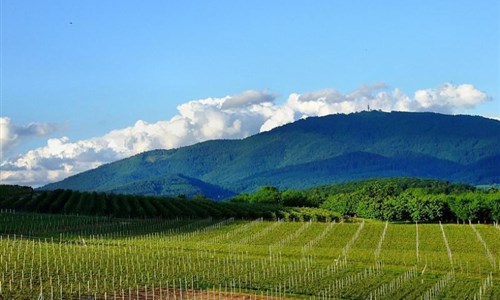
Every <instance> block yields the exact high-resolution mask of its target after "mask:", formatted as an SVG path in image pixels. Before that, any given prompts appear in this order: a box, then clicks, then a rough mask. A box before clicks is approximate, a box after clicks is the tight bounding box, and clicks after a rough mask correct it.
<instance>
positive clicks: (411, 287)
mask: <svg viewBox="0 0 500 300" xmlns="http://www.w3.org/2000/svg"><path fill="white" fill-rule="evenodd" d="M0 232H1V233H2V236H1V239H0V268H1V275H0V276H1V277H0V296H1V297H3V299H37V298H38V299H42V298H43V299H167V298H170V299H188V298H197V299H209V298H212V299H219V298H221V295H223V297H224V298H234V299H236V297H241V298H242V297H243V296H245V295H246V297H252V299H253V298H260V299H263V298H266V299H270V298H271V297H272V298H307V299H500V280H499V278H500V277H499V275H500V265H499V262H500V229H499V228H498V227H495V226H492V225H484V224H460V225H457V224H444V223H443V224H415V223H406V224H398V223H386V222H379V221H372V220H352V221H351V222H345V223H339V222H332V223H329V222H325V223H320V222H276V221H263V220H262V219H256V220H254V221H242V220H236V219H233V218H229V219H217V220H216V219H210V218H207V219H172V220H161V219H144V220H141V219H116V218H106V217H83V216H64V215H44V214H28V213H25V214H21V213H12V212H3V213H0Z"/></svg>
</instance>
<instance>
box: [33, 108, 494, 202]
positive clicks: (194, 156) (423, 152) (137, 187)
mask: <svg viewBox="0 0 500 300" xmlns="http://www.w3.org/2000/svg"><path fill="white" fill-rule="evenodd" d="M499 170H500V122H499V121H496V120H492V119H486V118H483V117H477V116H465V115H457V116H452V115H443V114H436V113H409V112H391V113H386V112H380V111H370V112H360V113H353V114H347V115H345V114H337V115H329V116H325V117H311V118H307V119H303V120H299V121H297V122H294V123H291V124H287V125H284V126H281V127H278V128H275V129H273V130H271V131H269V132H264V133H260V134H257V135H254V136H251V137H248V138H246V139H242V140H215V141H207V142H203V143H199V144H195V145H192V146H188V147H182V148H178V149H171V150H154V151H149V152H145V153H141V154H138V155H135V156H133V157H130V158H127V159H123V160H120V161H117V162H114V163H111V164H107V165H103V166H100V167H98V168H96V169H94V170H90V171H87V172H83V173H81V174H77V175H75V176H72V177H69V178H67V179H65V180H62V181H60V182H56V183H52V184H49V185H47V186H45V187H43V188H42V189H48V190H50V189H73V190H81V191H114V192H120V193H130V194H142V195H164V196H175V195H178V194H186V195H192V194H193V193H194V194H197V193H202V194H205V195H206V196H208V197H211V198H225V197H228V196H230V195H231V194H233V193H239V192H249V191H254V190H256V189H257V188H258V187H260V186H263V185H274V186H277V187H279V188H307V187H311V186H315V185H319V184H328V183H334V182H345V181H350V180H356V179H363V178H374V177H399V176H405V177H423V178H437V179H446V180H449V181H454V182H465V183H469V184H494V183H499V182H500V171H499Z"/></svg>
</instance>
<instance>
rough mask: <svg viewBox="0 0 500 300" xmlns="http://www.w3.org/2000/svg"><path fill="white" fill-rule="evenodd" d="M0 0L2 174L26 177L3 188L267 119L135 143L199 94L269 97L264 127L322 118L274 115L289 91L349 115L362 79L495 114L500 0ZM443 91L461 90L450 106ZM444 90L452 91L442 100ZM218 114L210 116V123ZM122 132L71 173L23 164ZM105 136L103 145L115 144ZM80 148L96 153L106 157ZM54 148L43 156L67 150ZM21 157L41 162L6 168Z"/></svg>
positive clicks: (298, 112)
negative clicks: (122, 140)
mask: <svg viewBox="0 0 500 300" xmlns="http://www.w3.org/2000/svg"><path fill="white" fill-rule="evenodd" d="M1 2H2V11H1V25H2V30H1V32H2V38H1V54H2V64H1V72H2V82H1V83H2V86H1V92H2V99H1V108H2V109H1V116H2V117H3V118H8V122H7V121H5V119H4V123H3V124H4V125H3V128H4V129H3V130H4V133H3V136H4V137H3V139H2V142H3V146H2V148H3V157H2V161H3V162H4V172H3V173H4V175H5V174H7V173H8V172H24V173H23V174H24V175H25V176H24V177H22V176H21V175H19V176H17V177H16V176H11V177H9V178H10V179H8V178H7V177H5V176H4V177H3V180H4V181H5V182H19V183H26V184H32V185H36V184H42V183H43V182H39V181H40V180H38V181H37V180H32V181H30V180H24V179H22V178H32V177H33V176H34V177H37V176H41V177H44V176H45V177H46V176H47V174H46V173H43V174H42V175H37V176H35V175H33V172H34V169H37V168H38V169H40V168H41V166H43V168H46V170H45V172H49V173H50V172H51V171H53V172H54V174H56V173H57V170H62V169H65V170H66V171H65V173H64V172H63V175H57V176H56V175H53V176H54V180H55V179H60V178H62V177H63V176H65V175H71V174H73V173H75V172H77V171H81V170H84V169H88V168H89V167H94V166H97V165H99V164H100V163H103V162H108V161H111V160H113V159H117V158H120V157H122V156H126V155H128V154H133V153H135V152H137V151H140V150H148V149H149V148H152V147H168V146H169V145H170V146H172V147H175V146H182V145H187V144H190V143H192V142H197V141H200V140H204V139H208V138H212V137H213V138H218V137H233V138H238V137H242V136H245V135H248V134H253V133H256V132H258V131H259V130H262V127H261V126H263V124H264V123H265V122H266V121H268V119H269V117H267V119H266V117H263V116H267V115H266V114H269V112H268V111H266V112H264V109H268V108H269V107H267V108H266V105H267V104H266V105H263V106H262V105H261V106H262V107H260V106H259V107H260V108H251V109H250V108H248V107H247V108H245V109H247V110H248V111H245V112H241V111H239V112H238V113H239V114H240V115H241V114H243V115H245V116H247V115H248V114H250V113H249V112H251V113H255V111H256V110H259V109H262V112H261V111H260V110H259V112H261V113H260V115H259V117H258V118H259V122H260V123H259V122H257V123H255V124H254V123H252V122H254V121H255V120H254V119H249V120H247V119H241V118H240V119H238V118H236V117H234V115H231V116H232V117H227V118H226V119H223V121H224V122H229V121H230V123H227V124H230V125H227V124H226V123H224V122H222V121H221V122H222V123H220V122H219V123H217V122H215V123H214V122H212V123H214V124H212V123H211V124H210V126H209V127H210V128H211V130H215V129H216V128H219V129H220V130H221V132H222V133H221V134H213V132H212V131H210V132H209V130H208V129H207V128H208V127H206V126H205V125H206V124H202V125H200V126H201V127H200V128H202V127H203V126H205V127H203V128H205V129H203V128H202V129H203V130H201V129H200V130H201V131H200V132H201V133H199V132H198V131H196V130H194V129H193V128H191V127H189V128H187V127H186V128H187V129H186V128H184V127H183V128H184V129H185V130H187V131H185V132H184V131H182V130H184V129H179V128H180V127H174V129H168V130H174V131H175V130H180V131H179V132H182V134H177V133H176V132H174V133H176V134H177V135H176V136H180V135H182V137H183V138H184V139H181V140H179V142H177V143H170V141H156V140H155V141H154V142H151V141H150V140H147V141H144V139H147V138H148V137H144V136H142V137H141V138H140V139H138V138H137V136H134V134H136V132H139V135H140V133H141V132H140V130H139V131H137V130H135V129H137V126H136V125H137V121H138V120H143V121H144V122H147V124H157V122H162V121H172V118H175V117H176V116H179V115H180V116H183V117H186V115H189V116H191V113H188V112H185V115H183V114H182V112H180V111H179V110H178V108H177V107H178V106H179V105H182V104H186V103H188V102H189V101H192V100H197V99H207V98H210V99H212V100H214V101H215V102H213V103H210V104H207V103H205V104H203V105H211V107H217V105H219V108H220V106H221V105H222V104H221V103H222V102H224V101H226V100H227V99H229V98H230V97H229V98H227V97H226V96H228V95H229V96H231V95H233V96H235V95H236V98H235V99H240V100H241V101H242V103H243V102H244V103H246V102H245V101H250V102H251V103H252V104H259V105H260V104H262V103H264V104H265V103H266V101H267V102H270V103H271V104H269V105H271V108H269V109H271V110H272V109H274V108H273V107H277V108H276V109H279V111H280V113H282V114H283V118H282V119H281V120H274V121H273V122H274V123H273V122H271V123H272V124H276V125H281V124H283V123H286V122H285V121H284V120H292V121H293V120H295V119H296V118H298V117H301V116H307V115H315V114H316V115H321V114H324V113H318V112H317V111H316V112H314V111H313V108H311V107H312V106H314V105H313V103H312V102H311V103H310V105H309V106H308V107H307V108H305V107H302V108H301V109H296V108H292V112H290V110H289V109H285V108H283V106H286V103H288V102H290V101H291V100H290V99H292V98H293V95H295V94H296V95H306V94H307V95H308V97H309V98H310V97H313V96H318V95H319V96H318V97H320V98H321V97H323V98H322V99H323V101H329V100H328V99H338V97H337V98H335V97H333V96H332V95H334V94H335V93H338V94H339V95H343V96H345V97H346V98H345V99H344V98H342V97H341V98H342V99H344V100H343V101H344V102H345V103H346V105H343V106H342V107H340V106H339V107H337V106H336V108H335V109H334V108H332V106H329V109H323V110H322V112H325V111H326V112H329V113H331V112H350V111H353V110H354V111H355V110H359V108H358V106H359V105H361V104H360V103H362V104H363V105H364V104H365V103H364V102H360V103H358V104H359V105H358V106H356V107H355V106H349V105H347V102H349V101H351V100H352V99H354V98H353V97H348V96H349V95H351V96H352V95H354V94H356V95H357V94H359V93H358V92H359V91H360V88H359V87H360V86H361V87H366V86H367V85H368V86H370V92H369V93H371V94H370V97H372V96H373V97H375V98H376V96H377V95H378V93H380V90H382V92H386V93H391V94H393V95H394V94H395V93H394V91H395V90H397V93H401V94H404V95H405V96H408V97H409V98H411V99H414V98H415V93H416V92H417V91H422V90H427V89H432V91H431V94H432V93H435V94H433V95H437V96H435V97H433V98H432V99H433V100H432V101H448V102H450V101H451V102H450V103H451V104H447V105H446V106H442V105H440V104H439V103H438V104H436V103H434V104H432V105H427V104H425V103H427V102H426V101H427V100H422V101H420V100H419V99H417V100H418V101H417V102H418V103H420V104H421V105H420V106H418V108H417V107H416V106H415V105H410V106H404V107H405V108H406V109H407V110H418V111H421V110H426V109H427V110H434V111H440V112H446V113H468V114H479V115H485V116H500V104H499V100H498V97H499V86H500V75H499V72H500V62H499V60H500V58H499V53H500V48H499V32H500V23H499V15H500V6H499V2H498V1H496V0H485V1H460V0H459V1H234V0H233V1H189V2H188V1H141V2H138V1H68V0H66V1H34V0H32V1H27V0H18V1H7V0H3V1H1ZM382 83H384V85H382ZM465 84H466V85H467V86H462V87H463V88H460V86H461V85H465ZM443 85H445V86H447V88H443ZM361 90H363V91H365V90H366V89H365V88H361ZM245 91H249V93H246V94H245V93H244V92H245ZM252 91H253V94H252ZM318 91H319V93H318ZM326 91H329V93H327V92H326ZM332 91H335V93H333V94H332ZM442 91H444V92H442ZM457 91H461V92H457ZM479 91H480V93H483V94H479ZM451 94H453V95H459V96H456V98H457V99H458V100H456V99H455V100H454V99H452V98H453V97H452V96H449V95H451ZM325 95H330V96H325ZM335 95H337V94H335ZM443 95H448V96H449V97H448V96H446V97H448V98H446V99H444V100H443V98H442V97H443ZM464 95H465V96H464ZM471 95H472V96H471ZM365 96H366V95H365ZM462 96H463V97H462ZM225 97H226V98H225ZM238 97H240V98H238ZM248 97H249V98H248ZM328 97H330V98H328ZM363 97H364V96H363ZM370 97H368V98H370ZM392 97H393V98H391V99H392V100H391V101H395V102H397V101H399V100H395V99H394V98H397V99H403V98H404V97H403V98H402V97H400V96H397V97H396V96H392ZM450 97H451V98H450ZM460 97H462V98H460ZM464 97H465V98H464ZM467 97H469V98H467ZM306 98H307V97H306ZM365 98H366V97H365ZM217 99H219V100H220V101H219V100H217ZM221 99H222V100H221ZM248 99H251V100H248ZM252 99H253V100H252ZM263 99H264V100H263ZM304 99H305V98H304ZM325 99H326V100H325ZM350 99H351V100H350ZM429 99H430V98H429ZM450 99H451V100H450ZM216 100H217V101H219V102H217V101H216ZM311 101H312V100H311ZM331 101H336V100H331ZM360 101H361V100H360ZM453 101H455V102H453ZM299 102H300V101H299ZM424 102H425V103H424ZM448 102H447V103H448ZM452 102H453V103H452ZM422 103H423V104H422ZM454 103H455V104H456V105H455V104H454ZM457 103H458V104H457ZM245 105H246V104H245ZM297 105H298V104H297ZM297 105H296V106H297ZM381 105H382V104H381ZM188 106H189V105H188ZM191 106H192V105H191ZM191 106H189V107H187V106H185V110H191V109H193V108H192V107H191ZM296 106H295V107H296ZM315 107H319V106H315ZM353 107H354V108H353ZM381 107H382V108H386V107H387V108H389V109H395V108H400V107H403V106H401V105H399V106H398V105H392V106H381ZM217 113H218V112H217V111H216V112H214V117H213V119H207V120H208V121H206V122H211V121H210V120H217V116H218V115H217ZM273 114H276V111H273ZM290 114H293V117H290ZM194 115H197V114H193V116H194ZM193 118H194V117H193ZM190 120H191V121H190V122H191V123H196V122H195V121H192V119H190ZM238 120H239V121H240V123H241V122H243V123H242V124H243V127H241V126H240V127H241V128H246V130H242V131H241V130H240V132H238V133H234V132H236V131H238V128H240V127H238V126H237V125H238V124H239V123H238V124H236V123H235V121H238ZM200 122H201V121H200ZM245 122H246V123H245ZM247 123H248V124H249V125H248V126H247V127H245V126H246V125H245V124H247ZM141 124H142V123H141ZM141 124H139V125H141ZM161 124H163V123H160V125H161ZM169 124H170V123H169ZM200 124H201V123H200ZM139 125H138V126H139ZM191 125H192V124H191ZM179 126H180V125H179ZM127 127H133V128H135V129H134V130H129V132H128V134H129V136H128V137H127V138H126V139H127V143H129V144H130V143H133V142H134V141H135V142H136V143H141V141H142V143H143V144H141V145H139V144H137V145H139V146H137V147H135V146H130V147H129V149H128V150H127V151H122V152H120V153H121V154H120V155H119V156H113V155H111V156H109V157H106V158H105V159H104V158H102V157H100V158H99V159H95V160H92V159H89V160H90V161H91V163H89V164H86V165H85V166H80V167H78V168H77V167H74V166H71V164H78V163H79V162H78V157H77V156H74V157H71V158H72V159H70V158H69V156H71V155H73V154H67V153H66V154H64V155H66V157H63V159H62V160H61V161H59V162H58V163H55V164H54V165H50V166H46V164H47V163H42V162H40V161H38V160H37V159H38V158H37V157H35V156H36V153H35V154H33V155H32V156H33V157H32V156H29V158H28V157H27V156H26V155H27V153H28V151H29V150H36V149H39V148H40V147H47V145H48V140H49V139H62V138H63V137H65V139H64V140H62V141H61V140H60V142H61V144H67V143H69V142H71V143H76V142H78V141H82V143H83V144H85V141H88V140H89V139H90V140H91V139H93V138H95V137H102V136H104V135H106V134H108V133H110V132H111V131H112V130H120V129H123V128H127ZM139 127H140V126H139ZM181 127H182V126H181ZM272 127H273V126H271V125H269V126H267V127H266V128H272ZM141 128H142V127H141ZM162 128H164V127H162ZM197 128H198V127H197ZM231 128H232V129H231ZM150 129H151V130H153V131H154V130H155V129H154V128H150ZM9 130H10V131H9ZM148 130H149V129H148ZM231 130H233V131H231ZM13 132H14V133H13ZM6 133H9V134H10V136H9V135H7V134H6ZM142 133H143V132H142ZM15 134H17V136H15ZM183 134H184V135H183ZM130 135H131V136H130ZM189 135H191V136H189ZM5 136H7V137H5ZM113 138H114V137H113ZM113 138H107V139H105V140H106V143H110V144H113V142H110V140H113ZM113 141H114V140H113ZM54 143H56V144H57V142H56V141H55V140H53V142H52V144H53V145H54ZM144 143H146V144H147V145H146V144H144ZM113 145H114V144H113ZM108 146H109V145H108ZM115 146H116V145H115ZM115 146H109V147H111V148H113V147H115ZM61 147H63V146H61ZM89 147H90V148H92V147H94V148H92V149H93V150H92V151H94V152H96V153H97V152H100V151H101V152H102V153H104V152H106V151H107V150H106V149H104V148H106V147H104V148H102V149H101V148H99V149H97V148H95V147H96V146H95V145H94V146H89ZM109 147H108V148H109ZM117 147H118V146H116V147H115V148H113V149H112V150H113V151H114V150H116V148H117ZM120 147H121V146H120ZM134 147H135V148H134ZM56 148H57V147H56ZM70 148H71V147H70ZM132 148H133V149H134V150H130V149H132ZM57 149H59V148H57ZM72 149H73V148H72ZM45 150H46V151H45ZM45 150H44V151H45V152H47V151H49V152H50V151H52V150H54V149H52V150H50V149H49V150H47V149H45ZM108 150H109V149H108ZM129 150H130V151H129ZM44 151H42V150H40V151H39V152H40V153H38V154H37V155H39V156H40V155H41V156H43V155H45V154H43V153H45V152H44ZM54 151H55V150H54ZM54 151H52V152H54ZM61 151H62V150H61ZM74 151H76V150H74ZM86 151H88V149H87V150H86ZM52 152H51V153H52ZM59 154H60V153H59ZM59 154H57V155H56V154H51V155H53V156H54V155H55V156H56V157H59V156H61V155H62V156H64V155H63V154H61V155H59ZM58 155H59V156H58ZM67 155H69V156H67ZM87 156H88V152H87ZM87 156H86V157H87ZM23 157H24V159H25V160H31V161H37V162H36V163H32V164H29V163H26V161H24V162H23V163H17V164H15V163H14V162H16V160H17V161H18V159H19V158H23ZM53 158H54V157H52V158H51V159H52V160H51V163H53ZM6 162H9V163H8V166H7V167H6V164H5V163H6ZM18 162H19V161H18ZM36 164H38V165H37V166H35V165H36ZM14 165H16V167H17V168H18V170H17V171H13V169H15V168H14V167H13V166H14ZM20 166H22V168H21V167H20ZM30 168H31V169H30ZM58 168H59V169H58ZM68 169H71V170H70V171H68ZM30 172H31V173H30ZM13 174H14V173H13ZM19 174H20V173H19ZM44 174H45V175H44ZM57 174H59V173H57ZM58 176H59V177H58ZM34 177H33V178H34ZM49 177H50V176H49ZM37 178H38V177H37Z"/></svg>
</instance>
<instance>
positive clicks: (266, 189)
mask: <svg viewBox="0 0 500 300" xmlns="http://www.w3.org/2000/svg"><path fill="white" fill-rule="evenodd" d="M250 201H251V202H264V203H273V204H281V195H280V192H279V190H278V188H276V187H274V186H263V187H261V188H260V189H259V190H258V191H257V192H255V193H253V194H252V195H251V197H250Z"/></svg>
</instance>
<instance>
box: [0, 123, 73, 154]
mask: <svg viewBox="0 0 500 300" xmlns="http://www.w3.org/2000/svg"><path fill="white" fill-rule="evenodd" d="M64 129H65V126H64V125H60V124H55V123H40V122H34V123H30V124H28V125H26V126H18V125H15V124H13V123H12V121H11V120H10V118H7V117H0V153H2V155H1V156H0V160H3V156H4V152H7V151H9V150H10V149H12V148H13V147H15V146H17V145H18V144H20V143H21V142H23V141H24V140H27V139H29V138H33V137H43V136H47V135H51V134H53V133H56V132H59V131H62V130H64Z"/></svg>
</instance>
